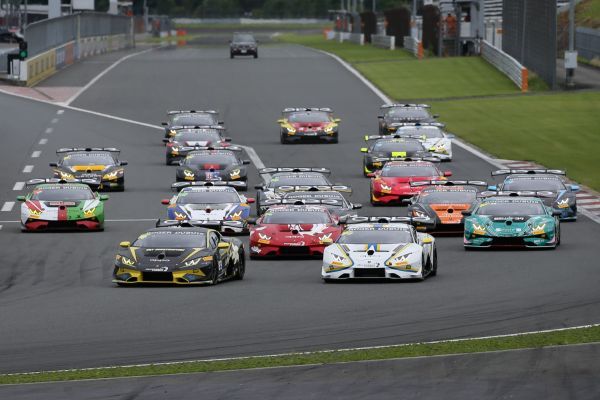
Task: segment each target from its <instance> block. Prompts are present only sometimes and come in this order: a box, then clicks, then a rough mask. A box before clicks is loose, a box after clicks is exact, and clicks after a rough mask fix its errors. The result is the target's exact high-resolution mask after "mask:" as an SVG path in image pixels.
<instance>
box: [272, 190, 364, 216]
mask: <svg viewBox="0 0 600 400" xmlns="http://www.w3.org/2000/svg"><path fill="white" fill-rule="evenodd" d="M296 189H305V188H304V187H294V191H290V192H287V193H284V194H283V196H282V197H281V198H280V199H272V200H265V201H264V202H263V206H264V210H266V209H267V208H268V207H271V206H273V205H278V204H294V205H320V206H323V207H325V208H327V209H328V210H329V212H330V213H332V214H334V215H336V216H338V217H348V216H350V215H355V214H356V212H355V211H354V210H358V209H359V208H362V204H360V203H350V202H349V201H348V200H347V199H346V198H345V197H344V196H343V195H342V193H340V192H337V191H335V190H319V189H318V188H311V189H313V190H296ZM264 210H263V211H262V212H261V214H262V213H263V212H264Z"/></svg>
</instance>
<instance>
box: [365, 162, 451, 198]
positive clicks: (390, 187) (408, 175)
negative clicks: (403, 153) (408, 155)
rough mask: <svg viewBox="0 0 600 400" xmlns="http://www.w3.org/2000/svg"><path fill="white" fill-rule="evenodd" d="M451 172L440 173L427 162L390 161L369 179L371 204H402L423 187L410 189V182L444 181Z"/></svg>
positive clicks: (433, 165)
mask: <svg viewBox="0 0 600 400" xmlns="http://www.w3.org/2000/svg"><path fill="white" fill-rule="evenodd" d="M451 175H452V172H450V171H444V172H441V171H440V170H439V169H438V168H437V167H436V166H435V164H433V163H432V162H429V161H391V162H388V163H385V164H384V165H383V168H382V169H381V170H378V171H376V172H374V173H372V174H369V175H368V176H370V177H371V204H373V205H374V206H377V205H382V204H402V200H403V199H408V198H410V197H413V196H414V195H415V194H418V193H420V192H421V190H423V187H424V186H421V187H418V186H417V187H414V186H413V187H411V186H410V182H417V181H432V180H445V179H446V177H447V176H451Z"/></svg>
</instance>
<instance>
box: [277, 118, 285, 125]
mask: <svg viewBox="0 0 600 400" xmlns="http://www.w3.org/2000/svg"><path fill="white" fill-rule="evenodd" d="M284 122H285V119H278V120H277V123H279V124H283V123H284Z"/></svg>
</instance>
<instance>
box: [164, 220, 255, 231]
mask: <svg viewBox="0 0 600 400" xmlns="http://www.w3.org/2000/svg"><path fill="white" fill-rule="evenodd" d="M172 226H180V227H187V228H194V227H197V228H212V229H216V230H218V229H219V228H221V227H227V228H243V227H244V222H242V221H209V220H201V219H189V220H176V219H160V218H159V219H158V220H157V221H156V227H157V228H167V227H172Z"/></svg>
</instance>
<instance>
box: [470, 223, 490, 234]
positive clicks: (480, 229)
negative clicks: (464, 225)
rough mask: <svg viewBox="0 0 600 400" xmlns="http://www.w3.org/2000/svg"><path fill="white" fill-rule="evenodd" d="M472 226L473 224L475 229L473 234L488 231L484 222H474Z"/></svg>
mask: <svg viewBox="0 0 600 400" xmlns="http://www.w3.org/2000/svg"><path fill="white" fill-rule="evenodd" d="M472 226H473V231H472V232H471V234H472V235H485V234H486V232H487V230H486V228H485V225H483V224H477V223H475V222H473V224H472Z"/></svg>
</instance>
